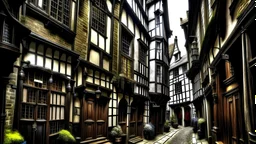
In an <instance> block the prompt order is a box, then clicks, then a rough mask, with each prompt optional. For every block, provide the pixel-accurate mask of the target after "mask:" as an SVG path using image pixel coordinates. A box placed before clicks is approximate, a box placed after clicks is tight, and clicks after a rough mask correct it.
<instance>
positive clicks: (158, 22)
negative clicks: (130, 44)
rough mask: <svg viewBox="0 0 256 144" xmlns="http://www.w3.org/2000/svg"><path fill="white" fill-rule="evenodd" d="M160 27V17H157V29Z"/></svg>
mask: <svg viewBox="0 0 256 144" xmlns="http://www.w3.org/2000/svg"><path fill="white" fill-rule="evenodd" d="M159 25H160V16H159V15H156V27H159Z"/></svg>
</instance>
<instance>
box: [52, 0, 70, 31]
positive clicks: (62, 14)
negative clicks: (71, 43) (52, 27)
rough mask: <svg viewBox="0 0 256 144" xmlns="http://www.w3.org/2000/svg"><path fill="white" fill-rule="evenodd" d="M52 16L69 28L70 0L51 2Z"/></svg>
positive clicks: (54, 0)
mask: <svg viewBox="0 0 256 144" xmlns="http://www.w3.org/2000/svg"><path fill="white" fill-rule="evenodd" d="M50 15H51V16H52V17H53V18H55V19H57V20H58V21H60V22H61V23H63V24H65V25H66V26H69V17H70V0H51V11H50Z"/></svg>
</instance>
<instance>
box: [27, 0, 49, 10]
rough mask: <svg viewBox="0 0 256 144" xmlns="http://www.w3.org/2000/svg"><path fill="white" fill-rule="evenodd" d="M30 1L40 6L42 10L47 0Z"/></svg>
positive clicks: (44, 8)
mask: <svg viewBox="0 0 256 144" xmlns="http://www.w3.org/2000/svg"><path fill="white" fill-rule="evenodd" d="M30 3H32V4H33V5H35V6H37V7H39V8H41V9H42V10H44V11H45V10H46V6H47V0H30Z"/></svg>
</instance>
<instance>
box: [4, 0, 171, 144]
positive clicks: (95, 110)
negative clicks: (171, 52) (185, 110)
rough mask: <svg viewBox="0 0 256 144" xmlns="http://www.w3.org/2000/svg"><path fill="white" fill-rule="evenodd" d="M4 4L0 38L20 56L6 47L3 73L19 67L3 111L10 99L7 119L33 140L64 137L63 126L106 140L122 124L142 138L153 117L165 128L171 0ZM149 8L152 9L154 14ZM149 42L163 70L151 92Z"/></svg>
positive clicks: (86, 138)
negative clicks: (5, 70)
mask: <svg viewBox="0 0 256 144" xmlns="http://www.w3.org/2000/svg"><path fill="white" fill-rule="evenodd" d="M1 3H2V1H1ZM3 4H4V5H1V6H0V8H1V9H0V11H1V13H0V15H1V14H2V15H3V17H0V22H2V23H0V27H1V26H2V27H3V29H2V30H3V31H2V30H0V40H2V41H3V47H4V49H6V47H8V48H12V47H13V48H15V53H17V55H16V54H15V55H14V54H9V53H7V52H5V51H4V52H3V53H1V54H4V55H5V57H6V55H12V56H15V58H13V60H12V61H10V62H11V63H10V64H9V63H7V62H6V63H5V64H4V65H6V66H7V65H8V68H10V71H8V73H6V74H5V75H4V76H5V77H8V75H9V74H10V73H11V71H12V70H13V69H14V72H15V73H13V74H11V75H10V77H12V78H13V79H12V80H13V81H11V82H12V83H11V84H8V83H6V84H7V88H6V89H5V87H4V89H3V91H5V90H6V91H7V92H9V93H8V94H10V96H9V95H8V97H7V99H6V100H5V99H3V100H1V104H2V103H3V105H1V109H0V110H1V112H2V114H1V116H4V113H5V107H4V106H5V103H7V104H8V105H7V108H10V111H7V112H8V113H9V115H10V118H9V117H8V118H7V119H6V122H7V123H8V125H9V126H11V127H12V128H13V129H17V130H18V131H20V133H21V135H23V136H24V139H25V140H26V141H27V143H29V144H35V143H40V144H55V143H58V141H57V137H58V132H59V131H60V130H62V129H67V130H69V131H70V132H71V133H72V134H73V135H74V137H75V139H76V141H77V142H78V143H92V142H99V141H101V142H102V143H104V142H108V141H109V140H110V131H111V129H112V128H113V127H115V126H117V125H120V126H121V128H122V130H123V132H124V133H123V135H122V142H123V143H128V141H130V142H136V141H141V140H142V139H141V138H142V137H143V127H144V125H145V124H146V123H149V122H150V121H151V122H152V123H154V124H155V125H159V126H157V127H156V128H157V131H158V132H161V129H162V128H163V123H162V121H163V118H164V113H165V105H166V102H167V100H168V98H169V97H168V91H169V90H168V82H167V81H166V82H165V81H164V80H165V79H166V78H165V76H167V77H168V55H165V54H166V52H168V49H167V48H168V38H169V37H170V35H171V32H170V30H169V21H168V14H167V13H168V11H167V2H166V1H163V2H162V1H157V2H156V1H146V0H140V1H136V0H121V1H118V0H26V1H20V2H19V4H18V3H17V5H16V4H14V5H12V4H11V2H10V3H9V2H7V1H5V0H3ZM12 7H13V10H10V9H11V8H12ZM152 8H153V9H152ZM2 11H3V12H2ZM10 11H12V12H13V14H11V13H10ZM148 11H150V12H152V14H153V18H150V20H149V12H148ZM154 13H155V14H156V15H157V18H156V19H157V24H156V25H155V14H154ZM13 15H14V16H13ZM5 17H6V18H5ZM149 21H150V22H149ZM153 23H154V24H153ZM149 24H150V25H151V27H150V28H151V29H150V30H149ZM153 25H154V28H153V27H152V26H153ZM25 26H26V27H27V28H26V27H25ZM155 26H156V27H155ZM153 29H155V30H153ZM30 31H31V33H30ZM23 37H26V38H24V39H22V38H23ZM21 40H22V41H21ZM155 41H157V45H156V42H155ZM151 43H154V46H153V45H152V44H151ZM150 44H151V45H152V46H151V47H152V48H151V49H152V50H153V51H152V52H154V54H152V56H153V57H154V59H151V60H154V63H158V69H159V71H158V73H157V75H158V76H156V74H155V73H152V74H153V75H152V76H153V77H154V80H151V85H152V86H153V85H154V86H153V87H154V90H153V89H152V93H151V94H152V96H150V94H149V92H150V90H149V89H150V88H149V85H150V79H149V78H150V77H151V73H150V63H149V59H150V49H149V47H150ZM0 47H2V46H0ZM156 47H157V48H156ZM10 50H11V51H12V52H14V50H12V49H10ZM4 55H3V56H4ZM18 57H20V58H19V59H18V60H17V61H16V59H17V58H18ZM1 58H2V57H1ZM3 61H4V60H3ZM15 61H16V64H15V66H14V67H13V63H14V62H15ZM151 63H152V62H151ZM159 66H160V67H159ZM154 69H155V67H154V68H153V69H151V71H152V70H154ZM166 70H167V71H166ZM18 74H19V75H18ZM17 75H18V76H17ZM1 76H2V75H1ZM153 87H152V88H153ZM1 88H2V87H1ZM1 90H2V89H1ZM162 93H164V94H162ZM4 95H5V94H4ZM158 95H159V96H160V97H161V98H160V99H158ZM12 97H16V98H14V102H13V101H11V100H10V99H11V98H12ZM159 106H161V107H160V108H158V107H159ZM162 106H164V107H163V108H162ZM158 109H161V120H160V119H159V120H158V118H159V116H158V113H157V110H158ZM13 111H14V112H13ZM150 111H155V112H154V113H153V115H150ZM12 117H13V118H12ZM159 123H160V124H159ZM3 129H4V124H2V123H1V132H3ZM1 136H3V133H1ZM0 138H2V137H0ZM0 143H1V141H0Z"/></svg>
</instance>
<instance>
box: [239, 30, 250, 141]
mask: <svg viewBox="0 0 256 144" xmlns="http://www.w3.org/2000/svg"><path fill="white" fill-rule="evenodd" d="M241 37H242V69H243V105H244V121H245V122H244V124H245V130H246V137H247V138H248V133H249V132H251V120H250V112H249V104H248V101H249V99H248V89H247V88H248V83H247V82H248V81H247V80H248V79H247V67H246V64H247V59H246V34H245V29H243V30H242V35H241ZM247 138H246V139H247Z"/></svg>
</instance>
